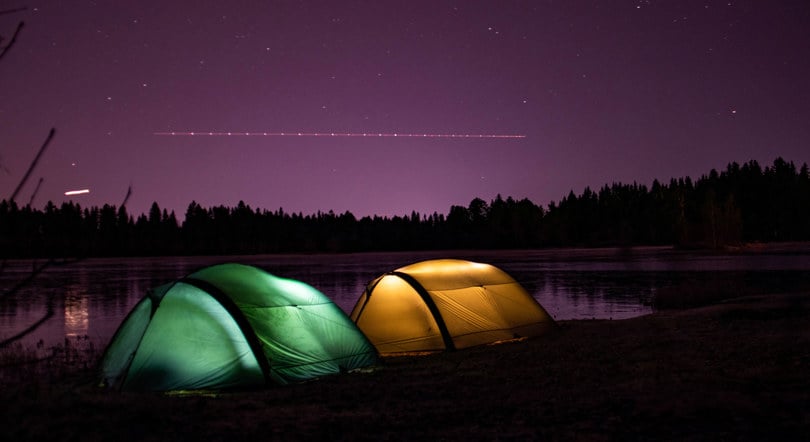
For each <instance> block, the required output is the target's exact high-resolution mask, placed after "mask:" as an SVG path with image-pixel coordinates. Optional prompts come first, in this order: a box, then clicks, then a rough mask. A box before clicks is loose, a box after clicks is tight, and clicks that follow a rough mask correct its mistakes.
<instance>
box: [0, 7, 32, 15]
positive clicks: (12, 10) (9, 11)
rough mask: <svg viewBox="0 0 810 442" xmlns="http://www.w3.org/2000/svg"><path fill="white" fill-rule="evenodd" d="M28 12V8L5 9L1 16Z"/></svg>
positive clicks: (0, 12)
mask: <svg viewBox="0 0 810 442" xmlns="http://www.w3.org/2000/svg"><path fill="white" fill-rule="evenodd" d="M27 10H28V7H27V6H23V7H20V8H15V9H3V10H0V15H5V14H14V13H16V12H22V11H27Z"/></svg>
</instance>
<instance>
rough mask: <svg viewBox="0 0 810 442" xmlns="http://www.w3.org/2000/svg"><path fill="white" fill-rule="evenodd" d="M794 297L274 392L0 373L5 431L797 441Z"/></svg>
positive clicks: (559, 333) (809, 414)
mask: <svg viewBox="0 0 810 442" xmlns="http://www.w3.org/2000/svg"><path fill="white" fill-rule="evenodd" d="M808 373H810V293H787V294H785V293H782V294H767V295H756V296H747V297H743V298H737V299H733V300H727V301H724V302H721V303H717V304H713V305H709V306H705V307H700V308H694V309H689V310H672V311H664V312H657V313H653V314H650V315H645V316H640V317H636V318H631V319H624V320H570V321H560V322H559V327H558V328H557V330H555V331H553V332H551V333H549V334H548V335H546V336H543V337H539V338H535V339H530V340H526V341H520V342H510V343H504V344H499V345H490V346H482V347H474V348H470V349H465V350H460V351H456V352H447V353H438V354H433V355H427V356H400V357H395V358H387V359H385V361H384V364H383V365H382V366H381V367H378V368H376V369H374V370H364V371H363V372H359V373H348V374H345V375H338V376H332V377H327V378H323V379H320V380H317V381H313V382H308V383H304V384H298V385H292V386H287V387H270V388H267V389H260V390H256V391H241V392H214V393H210V394H202V395H200V394H195V395H166V394H160V393H129V392H127V393H122V392H110V391H105V390H101V389H98V388H97V387H96V386H95V385H94V382H93V381H91V378H92V375H93V372H92V370H90V369H85V370H79V371H77V372H74V373H69V374H68V375H67V376H66V377H64V378H61V379H50V380H46V379H41V380H37V379H36V378H33V379H29V380H28V381H27V382H8V381H9V379H7V378H4V381H3V384H5V385H3V388H2V393H0V394H2V399H3V401H4V402H5V403H6V404H9V405H7V407H6V411H5V412H3V413H2V421H1V422H0V425H2V428H3V429H4V432H6V434H7V435H9V436H11V437H13V438H14V439H15V440H34V439H41V438H44V437H48V436H51V437H52V435H54V434H59V435H60V438H61V439H81V440H109V439H111V438H116V439H122V440H165V439H169V438H178V439H182V440H186V439H191V438H195V439H198V438H206V439H209V440H211V439H214V440H217V439H226V438H230V439H233V438H237V439H247V438H261V439H267V438H274V439H277V438H282V439H311V438H316V437H318V438H323V437H328V438H330V439H377V440H379V439H413V438H426V437H430V438H441V439H450V440H457V439H476V440H493V439H516V440H525V439H552V440H609V439H669V440H682V439H690V440H691V439H697V440H717V439H734V440H741V439H742V440H754V439H757V440H761V439H764V438H768V439H773V438H776V439H782V440H801V439H805V440H806V439H807V438H808V436H810V396H809V395H808V394H807V392H808V391H810V378H808V375H807V374H808Z"/></svg>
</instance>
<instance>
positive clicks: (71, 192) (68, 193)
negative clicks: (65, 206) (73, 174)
mask: <svg viewBox="0 0 810 442" xmlns="http://www.w3.org/2000/svg"><path fill="white" fill-rule="evenodd" d="M83 193H90V189H80V190H68V191H67V192H65V196H71V195H81V194H83Z"/></svg>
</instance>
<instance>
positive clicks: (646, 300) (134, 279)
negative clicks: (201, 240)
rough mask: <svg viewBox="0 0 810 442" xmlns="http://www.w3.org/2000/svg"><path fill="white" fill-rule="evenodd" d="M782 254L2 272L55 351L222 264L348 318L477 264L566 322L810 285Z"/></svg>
mask: <svg viewBox="0 0 810 442" xmlns="http://www.w3.org/2000/svg"><path fill="white" fill-rule="evenodd" d="M805 247H806V246H805ZM776 252H778V253H758V254H745V255H741V254H738V255H709V254H694V253H687V252H679V251H675V250H672V249H671V248H640V249H632V250H627V249H567V250H529V251H441V252H407V253H406V252H403V253H366V254H346V255H266V256H230V257H208V256H206V257H162V258H110V259H88V260H83V261H79V262H75V263H71V264H66V265H57V266H52V267H49V268H48V269H47V270H46V271H45V272H43V273H42V274H40V275H39V276H37V277H36V278H35V279H34V280H33V282H32V283H31V284H28V285H26V286H25V287H23V288H22V289H21V290H19V291H18V292H17V293H16V294H14V295H13V296H6V295H5V293H6V291H7V290H8V289H9V288H10V287H12V286H13V285H14V284H15V283H16V282H17V281H20V280H22V279H24V278H25V277H26V276H28V275H30V273H31V269H32V265H33V264H34V263H33V262H32V261H30V260H27V261H9V262H7V263H6V266H5V268H4V269H3V272H2V273H0V289H1V290H2V292H0V296H2V297H1V298H0V340H4V339H6V338H8V337H10V336H13V335H15V334H17V333H19V332H20V331H22V330H25V329H26V327H29V326H30V325H31V324H34V323H36V322H37V321H38V320H40V319H41V318H42V317H44V316H45V315H46V314H48V312H49V311H52V312H53V315H52V317H50V319H48V320H47V321H46V322H45V323H44V324H43V325H42V326H40V327H39V328H37V329H36V330H35V331H34V332H33V333H31V334H30V335H27V336H26V337H25V338H24V339H23V340H22V341H21V342H23V343H24V344H35V343H36V342H38V341H39V340H42V341H43V342H44V344H45V345H46V346H49V345H54V344H57V343H60V342H62V340H64V339H65V337H81V336H85V335H86V336H88V337H89V338H90V339H91V340H92V341H93V342H95V343H96V344H98V345H99V346H104V345H106V343H107V342H108V341H109V339H110V337H111V336H112V334H113V333H114V332H115V330H116V329H117V328H118V325H119V324H120V323H121V321H122V320H123V318H124V317H125V316H126V315H127V314H128V313H129V311H130V309H131V308H132V307H133V306H134V305H135V303H136V302H137V301H138V300H139V299H140V298H141V297H142V296H143V295H144V294H145V293H146V290H147V289H149V288H153V287H157V286H159V285H162V284H165V283H167V282H171V281H173V280H176V279H178V278H181V277H183V276H185V275H187V274H189V273H191V272H193V271H195V270H197V269H199V268H201V267H204V266H208V265H213V264H217V263H222V262H240V263H245V264H252V265H256V266H258V267H261V268H263V269H265V270H267V271H269V272H270V273H273V274H274V275H277V276H282V277H287V278H293V279H298V280H301V281H304V282H306V283H308V284H310V285H312V286H314V287H315V288H317V289H318V290H320V291H321V292H323V293H325V294H326V295H327V296H329V297H330V298H332V299H333V300H334V301H335V303H336V304H337V305H338V306H339V307H341V308H342V309H343V310H344V311H346V312H347V313H348V312H350V311H351V309H352V307H353V306H354V303H355V302H356V300H357V298H358V297H359V295H360V294H361V293H362V291H363V289H364V288H365V286H366V284H367V283H368V282H369V281H370V280H372V279H374V278H375V277H377V276H379V275H380V274H382V273H385V272H387V271H390V270H394V269H396V268H399V267H402V266H405V265H408V264H412V263H414V262H418V261H422V260H425V259H434V258H459V259H469V260H472V261H479V262H487V263H491V264H494V265H496V266H498V267H500V268H502V269H503V270H505V271H506V272H508V273H509V274H511V275H512V276H513V277H514V278H515V279H516V280H518V281H519V282H520V283H521V284H523V286H524V287H526V289H527V290H528V291H529V292H530V293H531V294H532V295H533V296H534V297H535V298H536V299H537V300H538V301H540V303H541V304H542V305H543V306H544V307H545V308H546V310H548V312H549V313H550V314H551V315H552V316H553V317H554V318H555V319H557V320H565V319H586V318H587V319H590V318H597V319H624V318H630V317H634V316H639V315H643V314H647V313H650V312H652V307H651V306H650V304H651V301H652V298H653V296H654V293H655V291H656V290H658V289H660V288H662V287H670V286H677V285H678V284H679V283H683V282H684V281H692V282H694V281H697V282H698V283H701V282H703V281H709V280H713V281H716V280H717V279H721V280H722V279H727V280H733V281H737V282H738V283H740V282H742V283H743V284H745V285H746V286H756V287H757V288H761V290H763V291H767V290H769V289H772V288H773V289H775V290H776V289H778V290H791V289H793V288H794V287H807V286H808V285H810V250H807V249H801V250H798V251H797V250H792V249H791V250H787V251H785V250H777V251H776Z"/></svg>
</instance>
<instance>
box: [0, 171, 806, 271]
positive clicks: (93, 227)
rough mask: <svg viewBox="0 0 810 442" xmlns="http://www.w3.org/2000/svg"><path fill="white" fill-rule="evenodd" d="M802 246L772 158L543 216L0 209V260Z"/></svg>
mask: <svg viewBox="0 0 810 442" xmlns="http://www.w3.org/2000/svg"><path fill="white" fill-rule="evenodd" d="M806 240H810V174H809V173H808V167H807V164H804V165H802V167H801V168H800V169H799V170H797V168H796V166H795V165H794V164H793V162H786V161H785V160H783V159H782V158H777V159H776V160H775V161H774V162H773V165H771V166H768V167H765V168H762V167H761V166H760V165H759V164H758V163H757V162H756V161H749V162H747V163H744V164H742V165H739V164H737V163H730V164H729V165H728V166H727V167H726V169H725V170H724V171H721V172H718V171H716V170H714V169H713V170H711V171H710V172H709V173H708V174H707V175H703V176H701V177H700V178H699V179H697V180H696V181H694V182H693V181H692V179H691V178H688V177H686V178H679V179H672V180H670V182H669V183H661V182H659V181H658V180H655V181H654V182H653V183H652V185H651V186H650V187H647V186H646V185H641V184H637V183H633V184H622V183H613V184H610V185H607V184H606V185H604V186H603V187H602V188H600V189H599V190H597V191H594V190H591V189H590V188H585V189H584V190H583V191H582V192H581V193H580V194H575V193H574V192H573V191H571V192H570V193H569V194H568V195H567V196H566V197H564V198H562V199H561V200H560V201H558V202H552V203H550V204H549V205H548V206H547V207H542V206H539V205H537V204H535V203H533V202H532V201H530V200H528V199H521V200H515V199H513V198H511V197H508V198H506V199H503V198H502V197H501V196H500V195H498V196H497V197H496V198H495V199H494V200H491V201H490V202H486V201H484V200H483V199H481V198H475V199H473V200H472V201H471V202H470V203H469V205H468V206H467V207H464V206H457V205H454V206H451V207H450V210H449V212H448V213H447V214H446V215H445V214H439V213H435V212H434V213H432V214H430V215H426V214H420V213H417V212H411V214H410V215H409V216H393V217H381V216H368V217H363V218H360V219H357V218H356V217H355V216H354V215H353V214H352V213H350V212H348V211H347V212H344V213H341V214H336V213H334V212H332V211H329V212H317V213H316V214H312V215H303V214H302V213H287V212H285V211H284V210H283V209H278V210H275V211H269V210H264V209H252V208H251V207H250V206H248V205H246V204H245V203H244V202H242V201H240V202H239V203H238V204H237V205H236V207H226V206H215V207H210V208H205V207H202V206H200V205H199V204H198V203H196V202H194V201H192V202H191V203H190V204H189V206H188V208H187V209H186V213H185V219H184V221H183V222H182V223H180V222H178V220H177V217H176V215H175V214H174V212H167V211H166V210H165V209H163V210H161V209H160V207H159V205H158V204H157V203H156V202H155V203H153V204H152V206H151V209H150V210H149V213H148V214H141V215H138V216H137V217H135V216H133V215H131V214H129V213H128V212H127V210H126V207H125V206H123V205H122V206H120V207H116V206H114V205H108V204H105V205H104V206H103V207H90V208H82V207H81V206H80V205H79V204H76V203H74V202H66V203H63V204H62V205H61V206H59V207H57V206H56V205H54V204H53V203H52V202H48V203H47V204H46V205H45V207H44V209H43V210H38V209H34V208H32V207H31V206H30V205H26V206H23V207H19V206H18V205H17V204H16V203H15V202H14V200H13V199H12V200H3V201H0V257H2V258H30V257H47V258H60V257H89V256H147V255H153V256H154V255H202V254H205V255H212V254H263V253H298V252H307V253H310V252H362V251H396V250H437V249H514V248H545V247H601V246H620V247H627V246H636V245H675V246H679V247H685V248H712V249H716V248H723V247H727V246H733V245H740V244H743V243H750V242H760V241H761V242H772V241H806Z"/></svg>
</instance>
